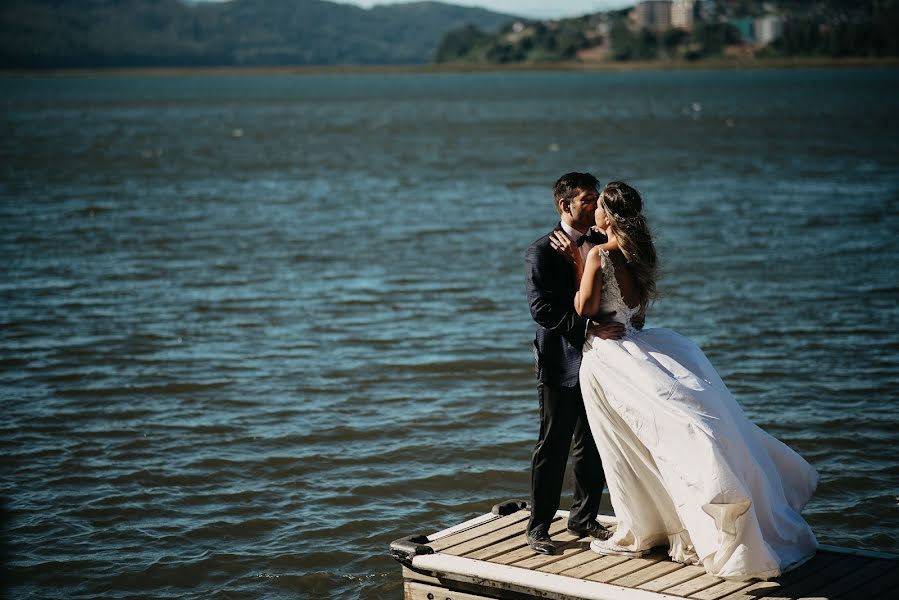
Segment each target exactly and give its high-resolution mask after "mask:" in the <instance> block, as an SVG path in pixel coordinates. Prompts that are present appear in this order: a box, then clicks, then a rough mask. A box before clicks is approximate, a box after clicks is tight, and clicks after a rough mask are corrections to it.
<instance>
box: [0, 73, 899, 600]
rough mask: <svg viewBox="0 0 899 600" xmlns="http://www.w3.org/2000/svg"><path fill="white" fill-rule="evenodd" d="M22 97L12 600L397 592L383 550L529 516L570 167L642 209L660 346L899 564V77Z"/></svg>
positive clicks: (7, 410)
mask: <svg viewBox="0 0 899 600" xmlns="http://www.w3.org/2000/svg"><path fill="white" fill-rule="evenodd" d="M0 84H2V85H0V90H2V91H0V103H2V106H3V111H2V115H0V126H2V130H0V131H2V132H3V135H2V136H0V173H2V177H0V253H2V262H0V275H2V279H0V346H2V347H0V400H2V411H3V414H4V418H3V420H2V422H0V423H2V425H0V444H2V456H3V459H2V460H3V469H2V477H0V495H2V498H3V500H4V501H5V503H6V506H7V516H8V519H7V520H6V521H7V522H6V523H5V527H6V535H5V536H4V537H5V539H6V540H7V542H6V544H7V546H8V548H7V553H8V560H7V571H8V573H7V576H8V581H10V582H11V591H10V594H11V597H15V598H66V599H70V598H95V597H100V596H103V597H107V598H146V597H153V598H166V597H172V598H197V599H199V598H204V599H205V598H229V599H231V598H329V597H335V598H350V599H357V598H358V599H381V598H387V599H390V598H396V599H399V598H400V597H401V595H402V592H401V583H400V582H401V578H400V568H399V565H398V564H397V563H395V562H393V561H392V559H390V558H389V556H388V553H387V548H388V545H389V543H390V541H391V540H393V539H396V538H399V537H401V536H404V535H409V534H413V533H430V532H433V531H437V530H439V529H442V528H444V527H448V526H450V525H453V524H456V523H458V522H460V521H462V520H464V519H467V518H470V517H473V516H475V515H478V514H481V513H484V512H487V511H489V509H490V507H491V506H492V505H493V504H494V503H496V502H500V501H503V500H506V499H510V498H526V497H527V496H528V481H529V475H528V469H529V461H530V453H531V450H532V447H533V443H534V441H535V440H536V436H537V431H538V414H537V400H536V394H535V385H534V380H533V371H532V367H531V358H530V357H531V351H530V348H531V340H532V338H533V324H532V321H531V319H530V315H529V313H528V309H527V305H526V302H525V298H524V282H523V280H524V276H523V253H524V249H525V247H526V246H527V245H528V244H529V243H530V242H531V241H532V240H534V239H536V238H537V237H539V236H540V235H542V234H543V233H545V232H546V231H548V230H549V229H550V228H551V227H552V226H553V225H554V224H555V222H556V214H555V211H554V209H553V205H552V200H551V194H550V189H551V186H552V184H553V182H554V181H555V179H556V178H557V177H558V176H559V175H561V174H562V173H564V172H566V171H570V170H587V171H590V172H592V173H594V174H596V175H597V176H598V177H599V178H600V179H601V181H602V182H603V183H605V182H606V181H609V180H610V179H625V180H627V181H630V182H631V183H632V184H634V185H635V186H636V187H637V188H638V189H640V190H641V191H642V192H643V194H644V197H645V202H646V205H647V209H646V211H647V213H648V215H649V217H650V219H651V221H652V224H653V226H654V230H655V232H656V236H657V240H658V247H659V250H660V254H661V260H662V269H663V277H662V279H661V282H660V288H661V290H662V292H663V294H664V295H663V296H662V298H661V299H660V300H659V301H657V303H656V304H655V305H654V307H653V308H652V310H651V313H650V315H649V319H648V323H647V326H649V327H651V326H665V327H671V328H673V329H676V330H678V331H680V332H682V333H684V334H686V335H688V336H690V337H692V338H694V339H695V340H697V341H698V342H699V343H700V344H701V345H702V346H703V348H704V349H705V350H706V352H707V353H708V355H709V356H710V358H711V359H712V361H713V362H714V363H715V364H716V366H717V367H718V369H719V371H720V372H721V374H722V375H723V377H724V379H725V381H727V382H728V384H729V386H730V387H731V389H732V390H733V391H734V393H735V395H736V396H737V398H738V400H739V401H740V402H741V403H742V405H743V406H744V407H745V409H746V410H747V412H748V413H749V414H750V415H751V416H752V418H753V419H754V420H755V421H756V422H757V423H759V425H761V426H762V427H763V428H765V429H766V430H768V431H769V432H771V433H772V434H774V435H775V436H777V437H778V438H780V439H782V440H783V441H785V442H787V443H788V444H790V445H791V446H793V447H794V448H795V449H797V450H798V451H799V452H800V453H801V454H802V455H803V456H805V457H806V458H807V459H808V460H809V461H810V462H811V463H813V464H814V465H815V467H816V468H817V469H818V470H819V471H820V473H821V484H820V487H819V489H818V492H817V494H816V495H815V497H814V499H813V500H812V502H811V503H810V504H809V506H808V507H807V509H806V511H805V514H806V516H807V518H808V520H809V521H810V522H811V524H812V525H813V527H814V528H815V531H816V532H817V534H818V536H819V539H820V541H821V542H823V543H829V544H838V545H845V546H851V547H856V548H868V549H874V550H895V549H896V547H897V545H899V463H897V459H896V457H897V456H899V306H897V299H899V282H897V265H899V251H897V246H896V239H897V233H899V70H896V69H868V70H792V71H746V72H726V71H721V72H715V71H683V72H634V73H576V72H559V73H553V72H528V73H514V74H490V73H480V74H351V75H302V76H291V75H266V76H245V77H238V76H234V77H231V76H197V77H128V76H102V77H99V76H82V77H57V78H53V77H9V76H7V77H4V78H2V79H0ZM569 493H570V484H566V490H565V493H564V494H565V495H564V497H563V508H567V505H568V501H569ZM606 506H608V503H607V502H606Z"/></svg>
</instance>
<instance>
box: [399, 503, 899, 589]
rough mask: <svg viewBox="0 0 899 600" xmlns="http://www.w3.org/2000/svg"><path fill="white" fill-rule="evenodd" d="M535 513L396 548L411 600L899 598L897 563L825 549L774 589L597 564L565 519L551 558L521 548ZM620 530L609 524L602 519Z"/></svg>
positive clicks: (474, 522) (631, 563)
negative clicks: (531, 515) (492, 599)
mask: <svg viewBox="0 0 899 600" xmlns="http://www.w3.org/2000/svg"><path fill="white" fill-rule="evenodd" d="M529 516H530V513H529V511H528V510H526V508H525V505H524V503H523V502H513V501H510V502H506V503H503V504H498V505H497V506H495V507H494V508H493V511H491V512H490V513H488V514H485V515H481V516H479V517H475V518H474V519H471V520H469V521H466V522H464V523H461V524H459V525H456V526H454V527H451V528H449V529H445V530H443V531H439V532H437V533H434V534H431V535H427V536H424V535H421V536H410V537H407V538H403V539H400V540H397V541H395V542H393V543H392V544H391V545H390V551H391V554H392V555H393V557H394V558H396V559H397V560H398V561H400V562H401V563H402V565H403V567H402V568H403V579H404V581H403V588H404V593H405V596H404V598H405V600H485V599H488V598H494V599H496V598H499V599H503V600H532V599H533V598H547V599H551V600H663V599H665V598H668V599H683V598H695V599H696V600H756V599H758V598H766V599H767V600H797V599H800V598H801V599H803V600H806V599H808V600H812V599H813V600H835V599H838V598H846V599H852V600H856V599H857V600H875V599H884V600H886V599H887V598H890V599H891V598H897V597H899V593H897V590H899V560H897V559H899V556H896V555H892V554H884V553H878V552H866V551H857V550H851V549H847V548H837V547H831V546H822V547H821V548H820V549H819V550H818V553H817V554H816V555H815V557H814V558H812V559H811V560H809V561H808V562H806V563H805V564H803V565H802V566H800V567H799V568H797V569H795V570H793V571H790V572H788V573H786V574H785V575H783V576H781V577H779V578H777V579H775V580H771V581H755V582H742V581H732V580H725V579H721V578H718V577H712V576H711V575H707V574H706V573H705V571H704V570H703V569H702V568H701V567H697V566H688V565H682V564H679V563H675V562H672V561H671V560H669V558H668V556H667V554H666V553H665V552H664V551H663V549H658V550H657V551H653V552H652V553H650V554H648V555H645V556H643V557H641V558H626V557H623V556H600V555H598V554H596V553H594V552H593V551H591V550H590V538H578V537H576V536H574V535H571V534H569V533H568V532H567V531H566V523H567V517H568V513H567V512H566V511H559V512H558V513H557V514H556V519H555V521H554V522H553V524H552V527H551V528H550V535H551V536H552V538H553V540H554V541H555V542H556V544H557V546H558V547H559V552H558V553H557V554H555V555H553V556H546V555H542V554H537V553H535V552H534V551H532V550H531V549H530V548H529V547H528V545H527V542H526V541H525V527H526V525H527V521H528V517H529ZM599 521H600V522H601V523H603V524H604V525H607V526H609V527H612V528H614V524H615V519H614V518H613V517H603V516H600V517H599Z"/></svg>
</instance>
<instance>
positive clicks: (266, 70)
mask: <svg viewBox="0 0 899 600" xmlns="http://www.w3.org/2000/svg"><path fill="white" fill-rule="evenodd" d="M851 67H899V57H885V58H866V57H861V58H859V57H853V58H829V57H823V58H819V57H796V58H767V59H740V58H715V59H702V60H697V61H685V60H651V61H627V62H612V61H609V62H541V63H510V64H490V65H475V64H456V63H453V64H416V65H315V66H313V65H308V66H276V67H264V66H259V67H255V66H254V67H246V66H220V67H189V66H187V67H185V66H182V67H93V68H72V69H59V68H47V69H0V76H2V77H16V76H18V77H35V76H50V77H84V76H110V77H116V76H132V77H133V76H142V77H184V76H264V75H340V74H404V73H408V74H422V73H515V72H538V71H581V72H598V73H601V72H610V73H618V72H626V71H669V70H712V71H728V70H730V71H741V70H745V71H752V70H777V69H805V68H820V69H840V68H851Z"/></svg>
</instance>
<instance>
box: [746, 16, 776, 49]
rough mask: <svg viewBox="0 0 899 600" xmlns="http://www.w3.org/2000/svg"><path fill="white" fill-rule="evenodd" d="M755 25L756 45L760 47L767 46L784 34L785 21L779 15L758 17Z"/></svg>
mask: <svg viewBox="0 0 899 600" xmlns="http://www.w3.org/2000/svg"><path fill="white" fill-rule="evenodd" d="M753 25H754V26H755V27H754V29H755V43H756V44H758V45H760V46H767V45H768V44H770V43H771V42H773V41H774V40H776V39H777V38H779V37H780V36H781V34H783V32H784V19H783V17H781V16H779V15H765V16H764V17H758V18H757V19H756V20H755V22H754V23H753Z"/></svg>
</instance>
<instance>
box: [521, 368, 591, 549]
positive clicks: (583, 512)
mask: <svg viewBox="0 0 899 600" xmlns="http://www.w3.org/2000/svg"><path fill="white" fill-rule="evenodd" d="M537 396H538V398H539V400H540V437H539V438H538V440H537V445H536V446H535V447H534V455H533V457H532V459H531V520H530V522H529V523H528V531H529V532H531V531H534V530H536V529H538V528H544V527H545V528H547V529H548V528H549V525H550V523H552V520H553V518H554V517H555V514H556V511H557V510H558V509H559V502H560V498H561V494H562V483H563V481H564V479H565V465H566V463H567V462H568V455H569V450H570V453H571V468H572V471H573V474H574V494H573V495H572V503H571V509H570V513H569V517H568V524H569V525H571V526H575V527H579V526H584V525H586V524H587V523H589V522H590V521H592V520H594V519H595V518H596V514H597V512H598V511H599V502H600V500H601V499H602V490H603V487H605V483H606V481H605V474H604V473H603V470H602V461H601V459H600V457H599V452H598V451H597V450H596V443H595V442H594V441H593V436H592V435H591V433H590V426H589V424H588V423H587V413H586V411H585V410H584V400H583V398H582V397H581V388H580V386H576V387H554V386H550V385H547V384H545V383H539V384H538V386H537ZM572 442H573V444H572Z"/></svg>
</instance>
